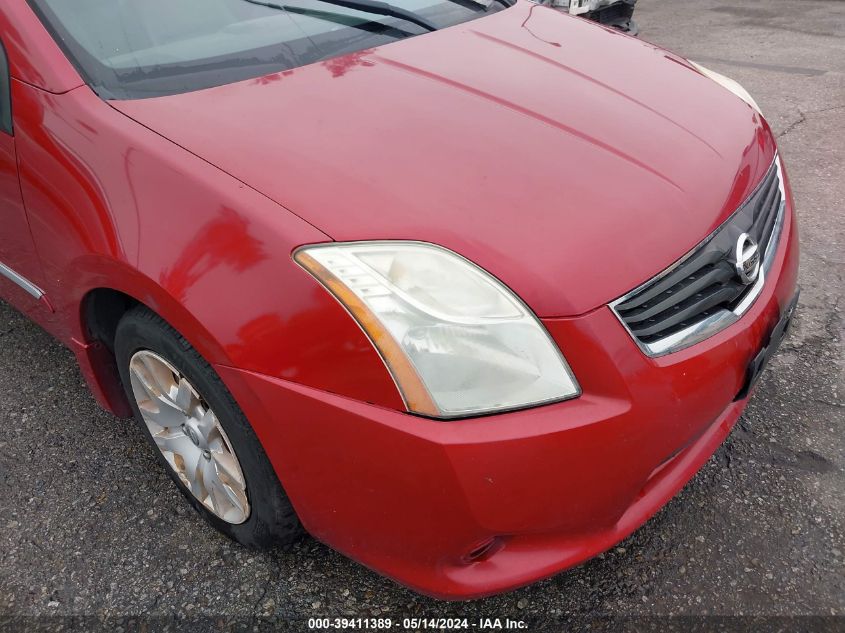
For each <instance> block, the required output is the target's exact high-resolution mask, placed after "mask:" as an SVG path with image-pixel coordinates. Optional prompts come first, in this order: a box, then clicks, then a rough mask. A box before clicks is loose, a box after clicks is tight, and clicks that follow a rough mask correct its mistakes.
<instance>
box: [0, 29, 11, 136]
mask: <svg viewBox="0 0 845 633" xmlns="http://www.w3.org/2000/svg"><path fill="white" fill-rule="evenodd" d="M0 131H3V132H5V133H6V134H11V133H12V85H11V79H10V78H9V59H8V58H7V57H6V49H5V48H3V43H2V42H0Z"/></svg>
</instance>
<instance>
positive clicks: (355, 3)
mask: <svg viewBox="0 0 845 633" xmlns="http://www.w3.org/2000/svg"><path fill="white" fill-rule="evenodd" d="M244 2H249V3H250V4H257V5H259V6H262V7H268V8H270V9H279V10H280V11H287V7H286V6H285V5H283V4H276V3H275V2H265V1H264V0H244ZM320 2H325V3H326V4H333V5H336V6H338V7H346V8H347V9H354V10H356V11H364V12H365V13H374V14H376V15H387V16H390V17H392V18H399V19H400V20H405V21H406V22H411V23H412V24H416V25H417V26H421V27H422V28H424V29H427V30H429V31H436V30H437V26H436V25H434V24H433V23H432V22H429V21H428V20H426V19H425V18H424V17H422V16H421V15H418V14H416V13H414V12H413V11H408V10H407V9H403V8H402V7H397V6H396V5H393V4H388V3H387V2H380V0H320Z"/></svg>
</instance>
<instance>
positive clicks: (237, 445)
mask: <svg viewBox="0 0 845 633" xmlns="http://www.w3.org/2000/svg"><path fill="white" fill-rule="evenodd" d="M114 350H115V357H116V360H117V365H118V369H119V371H120V378H121V381H122V382H123V386H124V389H125V391H126V396H127V398H128V399H129V403H130V405H131V406H132V411H133V413H134V415H135V418H136V419H137V420H138V422H139V423H140V425H141V428H142V429H143V431H144V434H145V436H146V437H147V440H148V441H149V443H150V445H151V446H152V448H153V450H154V452H155V454H156V457H157V459H158V461H159V463H160V464H161V465H162V466H163V467H164V468H165V470H166V471H167V473H168V475H169V476H170V478H171V479H172V480H173V482H174V483H175V484H176V486H177V487H178V488H179V490H181V491H182V494H183V495H185V498H187V499H188V502H189V503H190V504H191V505H192V506H193V507H194V509H195V510H196V511H197V512H198V513H199V514H200V515H202V517H203V518H204V519H205V520H206V521H207V522H208V523H210V524H211V525H212V526H213V527H214V528H216V529H217V530H218V531H220V532H222V533H223V534H225V535H226V536H228V537H229V538H231V539H233V540H235V541H237V542H239V543H242V544H244V545H247V546H251V547H269V546H271V545H280V544H282V545H284V544H289V543H291V542H293V541H294V540H296V539H297V538H298V537H299V536H300V535H301V534H302V533H303V530H302V527H301V525H300V523H299V520H298V518H297V516H296V512H295V511H294V509H293V506H292V505H291V503H290V501H289V500H288V497H287V495H286V494H285V492H284V490H283V488H282V485H281V483H280V482H279V479H278V477H277V476H276V473H275V471H274V470H273V467H272V465H271V464H270V460H269V459H268V457H267V455H266V454H265V452H264V449H263V448H262V446H261V444H260V442H259V441H258V438H257V437H256V435H255V432H254V431H253V429H252V427H251V425H250V424H249V422H248V420H247V419H246V416H245V415H244V414H243V412H242V411H241V409H240V407H239V406H238V405H237V403H236V402H235V399H234V398H233V397H232V395H231V394H230V393H229V390H228V389H227V388H226V386H225V385H224V384H223V381H222V380H221V379H220V377H219V376H218V375H217V373H216V372H215V371H214V370H213V369H212V367H211V366H210V365H209V364H208V363H207V362H206V361H205V359H203V358H202V356H200V354H199V353H198V352H197V351H196V350H195V349H194V348H193V347H191V345H190V344H189V343H188V342H187V341H186V340H185V338H184V337H182V336H181V335H180V334H179V333H178V332H177V331H176V330H174V329H173V328H172V327H171V326H170V325H169V324H167V323H166V322H165V321H164V320H163V319H162V318H161V317H159V316H158V315H156V314H155V313H153V312H152V311H150V310H149V309H147V308H145V307H143V306H139V307H136V308H133V309H132V310H130V311H129V312H127V313H126V315H124V317H123V318H122V319H121V321H120V323H119V324H118V327H117V332H116V335H115V344H114ZM145 351H146V352H152V353H153V354H155V355H156V356H158V357H160V358H161V359H163V360H165V361H166V362H167V363H168V364H169V365H170V366H172V368H173V369H175V370H177V371H178V373H179V374H181V375H182V376H183V377H184V378H185V379H187V381H188V382H189V383H190V385H191V387H192V388H193V389H192V392H193V394H194V395H195V396H198V397H200V398H201V402H203V403H204V404H205V403H207V406H208V407H209V408H210V409H211V410H213V412H214V415H215V416H216V423H217V424H219V426H220V427H222V429H223V431H224V433H223V434H222V437H225V438H226V445H227V447H230V448H231V451H233V452H234V455H235V458H236V461H237V462H239V466H240V471H241V472H240V473H239V474H242V476H243V480H245V488H246V489H245V491H244V492H245V495H246V498H247V499H248V517H247V518H246V519H245V520H243V522H240V523H232V522H230V521H227V520H224V519H223V518H221V517H220V516H218V515H217V514H215V512H213V511H212V510H210V509H209V508H208V507H206V505H204V503H203V502H202V501H200V499H198V498H197V496H195V495H194V494H193V493H192V492H191V489H190V488H189V487H188V486H187V485H186V484H185V482H183V481H182V479H180V476H179V474H177V472H176V470H175V469H174V466H172V465H171V463H170V462H169V461H168V459H167V457H166V456H165V454H164V453H163V452H162V450H161V449H159V446H158V445H157V443H156V441H155V439H154V438H153V435H152V433H151V432H150V428H149V427H148V425H147V423H146V422H145V420H144V417H143V416H142V414H141V410H140V408H139V406H138V402H137V399H136V397H135V395H134V392H133V387H132V371H131V369H130V363H131V361H132V359H133V357H135V355H136V353H138V352H145ZM136 383H137V380H136ZM168 411H169V410H168ZM220 435H221V434H218V438H219V437H220ZM192 441H193V440H192ZM218 442H219V440H218ZM205 453H206V454H210V452H209V451H205ZM173 456H174V454H173V453H171V457H173ZM182 463H184V460H183V462H182ZM207 499H210V496H209V497H207ZM243 514H246V512H244V513H243Z"/></svg>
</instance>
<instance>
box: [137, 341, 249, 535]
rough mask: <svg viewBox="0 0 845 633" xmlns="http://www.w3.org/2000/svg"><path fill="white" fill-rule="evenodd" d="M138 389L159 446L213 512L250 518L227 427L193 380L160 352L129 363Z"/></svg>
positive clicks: (142, 354) (140, 354)
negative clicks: (191, 381) (222, 424)
mask: <svg viewBox="0 0 845 633" xmlns="http://www.w3.org/2000/svg"><path fill="white" fill-rule="evenodd" d="M129 374H130V379H131V382H132V392H133V394H134V396H135V401H136V403H137V404H138V408H139V410H140V411H141V417H142V418H143V419H144V422H145V423H146V425H147V428H148V429H149V431H150V435H152V437H153V440H154V441H155V443H156V446H157V447H158V449H159V450H160V451H161V453H162V455H163V456H164V458H165V459H166V460H167V463H168V464H169V465H170V467H171V468H172V469H173V471H174V472H175V473H176V474H177V475H178V476H179V479H180V481H181V482H182V483H183V484H184V485H185V487H186V488H188V490H190V491H191V494H193V495H194V496H195V497H196V498H197V499H198V500H199V501H200V502H201V503H202V504H203V505H204V506H205V507H206V508H207V509H208V510H209V511H210V512H212V513H213V514H214V515H215V516H217V517H219V518H220V519H222V520H224V521H227V522H228V523H232V524H240V523H243V522H245V521H246V520H247V519H248V518H249V513H250V506H249V500H248V498H247V490H246V480H245V478H244V475H243V471H242V469H241V465H240V462H238V458H237V456H236V455H235V451H234V449H233V448H232V444H231V442H230V441H229V438H228V437H227V436H226V432H225V431H224V430H223V427H222V426H221V424H220V421H219V420H218V419H217V416H216V415H215V414H214V411H213V410H212V409H211V407H209V405H208V404H207V403H206V401H205V400H204V399H203V398H202V396H200V394H199V393H198V392H197V390H196V389H195V388H194V387H193V385H192V384H191V383H190V382H189V381H188V379H187V378H186V377H185V376H184V375H182V374H181V373H180V372H179V371H178V370H177V369H176V368H174V367H173V365H171V364H170V363H168V362H167V361H166V360H165V359H163V358H162V357H161V356H159V355H158V354H155V353H154V352H151V351H147V350H142V351H139V352H136V353H135V355H134V356H132V359H131V360H130V362H129Z"/></svg>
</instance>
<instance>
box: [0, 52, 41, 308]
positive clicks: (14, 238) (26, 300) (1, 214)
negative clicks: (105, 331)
mask: <svg viewBox="0 0 845 633" xmlns="http://www.w3.org/2000/svg"><path fill="white" fill-rule="evenodd" d="M11 82H12V79H11V77H10V75H9V60H8V57H7V55H6V49H5V47H4V46H3V43H2V41H0V297H2V298H3V299H6V300H8V301H9V302H11V303H12V304H13V305H15V306H16V307H18V308H20V309H21V310H24V311H27V312H28V311H29V309H30V308H32V307H34V306H35V305H36V304H37V303H39V301H40V300H41V299H42V298H43V295H44V293H43V292H42V290H41V283H42V280H41V276H42V272H41V265H40V263H39V260H38V256H37V254H36V252H35V245H34V243H33V240H32V236H31V234H30V230H29V223H28V221H27V217H26V211H25V209H24V205H23V199H22V197H21V187H20V182H19V181H18V166H17V154H16V151H15V137H14V123H13V119H12V107H13V103H12V96H11Z"/></svg>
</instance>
